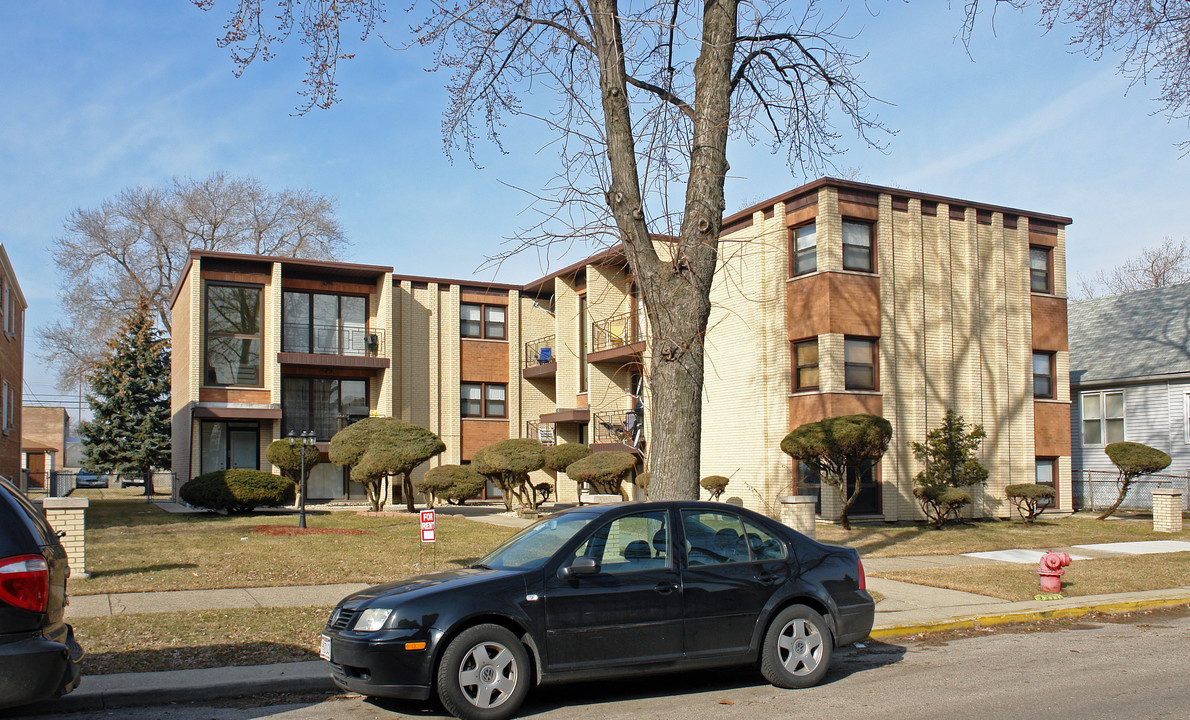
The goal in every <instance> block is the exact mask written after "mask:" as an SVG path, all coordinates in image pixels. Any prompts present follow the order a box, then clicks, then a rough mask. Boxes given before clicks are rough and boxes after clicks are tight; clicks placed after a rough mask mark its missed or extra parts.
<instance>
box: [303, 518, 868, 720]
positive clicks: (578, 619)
mask: <svg viewBox="0 0 1190 720" xmlns="http://www.w3.org/2000/svg"><path fill="white" fill-rule="evenodd" d="M873 611H874V604H873V602H872V598H871V596H870V595H868V593H867V591H866V590H865V585H864V570H863V565H862V564H861V563H860V560H859V556H858V554H857V553H856V551H855V550H854V549H852V548H846V547H836V546H832V545H823V544H821V543H818V542H815V541H813V540H810V539H809V538H807V537H805V536H803V535H801V534H799V533H797V532H795V531H794V530H792V529H790V528H788V527H786V526H784V525H782V524H780V523H778V522H775V521H773V520H770V519H769V518H766V517H764V516H763V515H760V514H757V513H754V512H752V511H750V510H746V509H743V508H738V507H734V506H731V505H725V504H722V503H705V502H662V503H637V504H624V505H603V506H587V507H580V508H575V509H573V510H567V511H565V512H561V513H558V514H556V515H551V516H550V517H548V518H545V519H543V520H541V521H540V522H537V523H536V524H534V525H532V526H530V527H528V528H525V529H524V530H522V531H521V532H519V533H517V534H516V535H515V536H513V537H512V538H510V539H509V540H507V541H506V542H505V543H504V544H502V545H500V547H498V548H496V549H495V550H493V551H492V552H491V553H490V554H489V555H488V556H487V557H485V558H483V559H482V560H481V561H480V562H479V563H477V564H476V565H473V566H472V567H469V568H465V569H459V570H449V571H444V572H436V573H431V574H428V575H421V576H418V577H413V578H408V579H406V580H401V581H397V582H392V583H388V584H385V585H378V586H376V587H372V588H369V589H367V590H363V591H361V592H358V593H355V594H353V595H349V596H348V597H346V598H344V599H343V601H342V602H340V603H339V605H338V607H336V608H335V610H334V612H332V613H331V616H330V619H329V620H328V622H327V626H326V628H325V630H324V634H323V637H322V652H321V654H322V657H323V658H324V659H326V660H328V661H330V664H331V672H332V676H333V678H334V680H335V682H336V684H338V685H339V687H341V688H343V689H344V690H348V691H352V692H357V693H360V694H362V695H366V696H374V697H393V698H409V699H419V700H425V699H428V698H429V697H430V695H431V693H433V692H436V693H437V695H438V698H439V699H440V700H441V702H442V704H443V705H444V706H445V707H446V708H447V709H448V710H449V711H450V712H452V713H454V714H455V715H457V716H458V717H460V718H464V719H465V720H496V719H498V718H506V717H510V716H511V715H513V714H514V713H515V712H516V711H517V708H518V707H519V706H520V704H521V702H522V701H523V700H524V698H525V695H526V693H528V691H529V688H530V687H531V686H532V685H534V684H544V683H552V682H561V681H567V680H590V679H596V678H606V677H613V676H624V675H639V674H642V673H649V672H667V671H674V670H683V669H690V668H707V667H718V666H726V665H743V664H750V663H759V666H760V670H761V672H762V673H763V674H764V676H765V678H767V679H768V680H769V681H770V682H772V683H773V684H774V685H777V686H780V687H785V688H801V687H809V686H811V685H814V684H816V683H818V682H819V681H820V680H821V679H822V678H823V676H824V675H825V674H826V672H827V669H828V667H829V665H830V660H831V652H832V650H833V648H834V647H835V646H836V645H839V644H844V643H850V642H855V641H857V640H861V639H863V638H864V637H866V636H867V635H868V632H869V631H870V630H871V629H872V619H873Z"/></svg>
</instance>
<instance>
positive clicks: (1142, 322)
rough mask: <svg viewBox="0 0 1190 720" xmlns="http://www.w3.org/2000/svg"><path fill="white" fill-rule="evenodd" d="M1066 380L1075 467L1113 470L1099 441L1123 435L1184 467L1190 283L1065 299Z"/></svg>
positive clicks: (1189, 396)
mask: <svg viewBox="0 0 1190 720" xmlns="http://www.w3.org/2000/svg"><path fill="white" fill-rule="evenodd" d="M1070 388H1071V397H1072V399H1073V400H1074V413H1073V422H1072V424H1071V437H1072V438H1073V460H1074V467H1075V469H1076V470H1078V471H1092V472H1091V474H1089V475H1088V477H1095V478H1097V479H1103V478H1104V477H1105V476H1098V475H1094V471H1104V472H1107V473H1111V474H1112V475H1114V473H1115V466H1114V465H1112V462H1111V460H1110V459H1109V458H1108V457H1107V454H1106V453H1105V452H1104V451H1103V448H1104V446H1106V445H1107V444H1108V443H1113V442H1118V441H1121V440H1128V441H1131V442H1138V443H1144V444H1145V445H1149V446H1150V447H1155V448H1157V449H1158V450H1161V451H1162V452H1165V453H1167V454H1168V455H1169V456H1170V458H1172V459H1173V463H1172V464H1171V465H1170V466H1169V467H1168V468H1167V469H1165V470H1162V471H1161V474H1163V475H1175V474H1180V475H1186V473H1187V472H1190V283H1188V284H1184V285H1172V286H1169V287H1162V288H1153V289H1151V290H1141V291H1139V292H1134V293H1127V294H1125V295H1116V296H1113V297H1106V298H1099V299H1096V300H1085V301H1082V302H1076V303H1071V305H1070ZM1111 494H1113V495H1114V492H1113V493H1111ZM1113 499H1114V498H1113ZM1145 500H1146V501H1147V497H1146V498H1145Z"/></svg>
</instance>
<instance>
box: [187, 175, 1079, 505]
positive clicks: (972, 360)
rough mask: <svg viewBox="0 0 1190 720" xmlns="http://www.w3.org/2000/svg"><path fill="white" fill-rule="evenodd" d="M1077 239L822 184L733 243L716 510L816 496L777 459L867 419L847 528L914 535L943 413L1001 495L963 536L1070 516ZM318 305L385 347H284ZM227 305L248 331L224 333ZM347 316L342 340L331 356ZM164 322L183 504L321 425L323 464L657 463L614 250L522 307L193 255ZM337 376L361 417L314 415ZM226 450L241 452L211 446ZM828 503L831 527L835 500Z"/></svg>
mask: <svg viewBox="0 0 1190 720" xmlns="http://www.w3.org/2000/svg"><path fill="white" fill-rule="evenodd" d="M1069 223H1070V219H1069V218H1063V217H1057V216H1052V215H1045V214H1041V213H1036V212H1030V211H1024V210H1015V209H1010V208H1003V207H998V206H993V205H988V204H984V203H976V202H971V201H964V200H957V199H953V198H945V197H940V196H934V195H925V194H921V193H908V192H905V191H902V190H896V189H891V188H882V187H878V186H873V185H867V184H861V183H854V182H847V181H841V180H835V179H829V178H826V179H822V180H818V181H815V182H813V183H810V184H808V185H805V186H802V187H800V188H797V189H795V190H793V191H790V192H788V193H785V194H783V195H780V196H777V197H774V198H771V199H769V200H767V201H765V202H763V203H760V204H759V205H757V206H755V207H752V208H749V209H747V210H745V211H742V212H740V213H736V214H735V215H732V216H730V217H728V218H726V219H725V222H724V227H723V232H722V235H721V237H722V243H721V248H720V256H721V264H720V269H719V272H718V273H717V275H716V279H715V283H714V286H713V288H712V300H713V310H712V317H711V320H710V324H709V330H708V333H707V357H706V363H707V380H706V387H705V393H704V398H703V413H704V417H703V420H704V432H703V456H702V469H703V473H702V474H703V475H704V476H705V475H711V474H716V475H724V476H727V477H729V478H731V484H730V485H729V487H728V492H727V495H728V496H729V497H736V498H739V500H740V501H741V502H743V504H745V505H747V506H750V507H754V508H756V509H759V510H762V511H766V512H775V510H776V502H777V501H776V498H778V497H779V496H782V495H788V494H791V493H798V492H800V493H807V494H813V493H816V492H818V489H817V488H818V478H816V477H814V475H813V473H812V472H809V471H808V469H807V468H795V467H793V465H792V462H791V461H790V459H789V458H788V456H786V455H784V454H783V453H782V452H781V450H780V447H779V446H780V441H781V438H783V437H784V436H785V435H786V434H787V433H788V432H789V431H790V430H791V429H793V428H795V427H797V426H799V425H801V424H803V423H805V422H812V421H815V420H819V419H822V418H825V417H828V416H832V415H840V414H849V413H856V412H871V413H874V414H878V415H882V416H884V417H886V418H887V419H888V420H889V421H890V422H891V423H892V425H893V440H892V444H891V445H890V448H889V452H888V453H887V454H886V456H885V457H884V459H883V460H882V461H881V462H880V463H879V464H877V465H876V466H874V467H870V468H856V469H855V472H854V473H852V477H851V478H850V479H849V481H850V482H853V483H854V482H858V483H860V486H861V500H860V505H859V506H858V507H856V508H854V509H853V514H856V515H868V516H873V517H880V518H884V519H887V520H898V519H912V518H915V517H918V515H919V511H918V509H917V506H916V502H915V501H914V500H913V497H912V478H913V475H914V474H915V473H916V472H917V471H918V470H919V467H918V465H917V463H916V461H915V460H914V459H913V457H912V454H911V452H910V449H909V443H910V442H911V441H914V440H921V439H923V438H924V435H925V433H926V431H927V430H928V429H930V428H932V427H934V426H935V425H937V423H938V421H939V420H940V419H941V417H942V415H943V414H944V413H945V410H946V409H947V408H954V409H955V410H957V411H958V412H960V413H961V414H962V415H963V416H964V417H965V418H966V419H967V420H968V421H969V422H976V423H980V424H982V425H983V426H984V427H985V429H986V430H987V432H988V439H987V440H986V441H985V443H984V446H983V448H982V450H981V458H982V460H983V461H984V463H985V465H987V466H988V469H989V471H990V480H989V483H988V486H987V487H986V488H985V489H983V490H982V491H977V498H976V503H975V505H974V507H973V512H974V513H975V514H977V515H981V516H987V515H1006V514H1007V512H1008V506H1007V504H1006V501H1005V499H1004V498H1003V487H1004V486H1005V485H1007V484H1010V483H1014V482H1030V481H1039V482H1048V483H1053V484H1054V485H1055V487H1056V488H1057V489H1058V504H1059V507H1061V508H1067V509H1068V508H1069V488H1070V394H1069V392H1070V391H1069V382H1068V367H1069V358H1068V347H1067V339H1066V299H1065V295H1066V292H1065V285H1066V279H1065V227H1066V225H1068V224H1069ZM352 283H354V285H352V287H353V288H354V290H351V289H349V288H348V287H347V285H349V284H352ZM212 287H213V288H216V289H215V290H214V291H212V290H211V288H212ZM226 288H255V291H235V290H228V289H226ZM320 288H322V290H321V293H322V294H331V295H333V294H335V293H339V294H342V293H351V292H355V293H357V295H359V296H365V295H366V297H367V298H368V301H367V303H366V304H365V307H366V312H365V315H366V320H363V321H359V322H357V324H358V325H361V326H362V327H363V330H364V332H365V334H367V335H368V336H375V337H376V338H377V342H376V348H377V349H376V351H375V352H374V353H371V351H367V352H364V353H363V355H358V356H356V355H349V354H345V352H344V351H343V350H342V349H341V348H343V347H345V345H344V344H343V343H342V342H340V344H339V345H336V346H335V347H336V348H339V349H337V350H336V351H335V352H329V350H330V344H328V343H324V344H323V346H318V345H317V341H316V340H314V339H310V340H305V339H303V340H301V341H300V342H299V345H300V347H297V346H292V345H291V344H288V343H290V341H289V340H288V339H287V338H290V337H291V335H292V333H291V332H290V330H289V323H290V319H291V314H292V318H293V320H294V322H295V323H296V324H297V325H301V326H302V327H305V325H303V323H306V324H309V325H310V331H309V332H308V333H307V335H308V336H309V337H310V338H313V337H314V336H315V335H316V330H314V326H315V325H316V324H319V323H321V324H327V323H326V322H325V320H322V319H320V320H318V322H315V320H313V319H312V318H315V317H318V318H330V317H331V313H330V312H329V311H327V312H324V313H322V314H321V315H319V314H317V313H318V312H319V311H318V310H317V307H315V306H314V305H313V304H312V305H310V307H311V308H314V309H313V310H311V311H310V312H309V313H307V314H302V313H304V312H306V311H305V310H302V311H300V312H299V311H298V310H293V311H292V313H291V310H290V308H291V307H294V308H296V307H299V306H300V307H305V305H300V303H298V304H292V303H291V301H290V299H289V298H290V293H291V292H293V293H299V292H305V293H316V294H317V293H318V292H319V291H320ZM333 288H338V289H333ZM365 291H366V292H365ZM245 293H246V294H247V295H249V296H251V297H250V299H251V302H249V303H247V304H244V302H243V300H244V298H243V296H244V294H245ZM224 296H228V297H229V298H235V299H236V301H237V303H239V304H238V305H236V307H237V308H247V309H249V310H250V311H251V312H248V313H247V314H245V313H244V312H241V314H240V315H238V316H236V317H235V319H234V321H233V322H231V323H228V322H226V320H225V317H224V316H225V315H226V314H227V313H226V312H225V311H224V310H223V309H221V306H220V303H223V302H224V300H223V298H224ZM292 302H297V300H295V301H292ZM303 302H304V301H303ZM309 302H310V303H314V302H316V301H315V300H313V299H311V300H310V301H309ZM317 302H321V303H324V304H325V306H326V307H330V304H329V303H332V301H331V300H329V299H325V298H324V299H323V300H321V301H317ZM253 303H257V304H253ZM318 307H322V306H321V305H320V306H318ZM343 307H344V306H343V305H342V301H340V305H339V308H340V310H339V312H340V315H337V316H335V317H338V318H340V320H338V321H337V322H338V324H334V323H330V325H331V329H332V330H333V332H336V333H342V332H344V329H343V328H344V325H343V320H342V318H343V317H344V316H343V315H342V312H343V310H342V308H343ZM173 312H174V337H175V340H174V342H175V345H174V348H175V350H174V363H175V364H174V411H175V425H174V447H175V454H174V469H175V471H177V472H178V477H179V479H180V481H182V482H184V481H185V480H186V479H189V478H190V477H193V476H194V475H197V474H198V471H199V470H200V468H201V469H204V470H205V469H215V468H217V467H219V466H220V463H221V462H222V463H223V466H227V467H231V466H235V465H236V463H243V464H246V465H251V466H253V467H258V466H260V465H262V464H263V465H267V463H262V461H261V458H262V457H263V456H262V455H261V453H260V451H259V450H256V449H253V450H252V452H249V451H248V449H249V448H258V447H260V446H262V445H265V444H267V442H268V441H270V440H271V439H273V438H279V437H281V436H283V435H284V434H285V433H286V432H288V429H296V430H298V431H301V430H302V429H303V428H302V427H298V426H299V425H302V424H310V423H312V422H315V420H314V418H315V417H318V418H322V420H319V422H324V427H323V426H320V430H319V440H320V441H322V440H324V439H329V434H333V433H330V432H329V431H331V430H333V429H335V428H337V427H339V426H341V424H342V423H344V422H350V421H351V420H352V419H353V418H355V417H359V416H362V414H366V413H362V411H363V409H364V407H365V406H366V408H367V412H368V413H377V414H381V415H387V414H390V413H391V414H393V415H394V416H397V417H401V418H404V419H407V420H410V421H412V422H416V423H418V424H420V425H423V426H426V427H428V428H430V429H431V430H434V431H435V432H436V433H438V434H439V435H440V436H441V437H442V438H443V440H444V441H445V442H446V445H447V450H446V452H445V453H444V454H443V455H442V456H441V457H440V458H438V459H437V460H435V461H433V462H434V463H466V462H469V461H470V459H471V457H472V456H473V454H474V452H475V451H476V450H478V449H479V448H481V447H483V446H485V445H487V444H489V443H491V442H495V441H497V440H501V439H505V438H509V437H533V438H537V439H540V440H542V441H543V442H545V443H547V444H549V443H554V442H583V443H588V444H590V445H591V446H592V447H593V448H595V449H617V450H625V451H628V452H632V453H635V454H636V455H638V456H639V457H640V458H641V459H642V467H643V465H644V463H645V461H646V460H647V461H648V462H649V463H660V462H664V458H648V457H647V455H648V434H649V428H648V422H647V419H648V412H647V408H648V406H649V402H650V398H649V382H648V377H647V376H648V372H647V368H648V352H649V348H648V343H647V341H646V338H647V336H648V328H647V323H646V321H645V317H644V312H643V308H642V306H641V303H640V302H639V299H638V292H637V289H636V287H635V285H634V283H633V279H632V276H631V272H630V271H629V269H628V266H627V263H626V262H625V260H624V258H623V256H622V255H621V253H620V251H619V250H618V249H612V250H607V251H604V252H601V253H598V254H596V255H594V256H592V257H590V258H587V259H585V260H583V261H581V262H579V263H576V264H574V265H571V266H569V267H567V268H564V269H562V270H560V271H558V272H556V273H553V274H551V275H549V276H546V277H544V278H539V279H537V280H534V281H532V282H530V283H528V284H525V285H502V284H484V283H476V282H474V281H461V280H451V279H445V278H425V277H413V276H403V275H399V274H398V275H393V274H392V271H391V269H390V268H380V267H373V266H362V265H340V264H334V263H313V262H309V261H300V260H289V259H278V258H259V257H249V256H239V255H223V254H215V253H195V254H192V256H191V262H190V264H189V265H188V267H187V270H186V274H185V276H184V277H183V278H182V281H181V282H180V283H179V285H178V289H177V291H176V292H175V299H174V309H173ZM248 315H251V317H252V318H257V319H258V320H254V321H252V322H248V319H249V318H248ZM211 317H216V318H217V320H216V321H215V322H214V323H213V324H212V320H211ZM354 317H359V316H358V315H356V316H354ZM283 318H284V319H283ZM237 323H239V325H237ZM241 325H242V327H243V328H245V331H244V332H241V331H239V330H238V329H236V328H238V327H240V326H241ZM228 327H230V328H231V330H230V331H229V330H228ZM354 327H355V326H352V328H354ZM212 328H214V332H213V333H212ZM247 330H250V331H251V332H248V331H247ZM332 334H333V333H332ZM307 335H303V337H306V336H307ZM229 340H230V341H231V342H229ZM301 343H305V344H301ZM283 346H284V347H283ZM229 350H231V352H229ZM212 357H213V358H214V360H212ZM244 358H250V359H252V360H251V362H249V363H248V366H250V367H247V366H244V367H242V366H243V363H244V360H243V359H244ZM361 363H363V365H362V366H361ZM345 373H346V374H345ZM347 377H352V378H357V377H359V378H363V379H366V380H367V384H366V387H367V391H366V393H365V397H364V399H363V400H362V401H360V402H359V403H358V404H357V405H354V406H350V407H356V408H358V409H357V410H355V411H349V410H350V407H348V406H345V405H342V404H341V403H340V404H339V405H337V406H334V407H331V406H330V405H326V404H325V403H322V402H321V401H313V400H303V398H307V397H308V398H315V397H323V395H324V394H325V391H326V390H325V388H326V386H316V385H314V384H310V385H309V386H308V387H307V386H306V385H302V384H301V379H302V378H305V379H306V381H308V382H310V383H315V382H331V381H337V382H339V387H340V390H341V391H343V392H346V390H345V389H344V388H343V386H342V382H343V380H344V379H345V378H347ZM287 378H289V380H288V381H287ZM249 380H250V381H252V382H253V383H256V384H254V385H251V384H245V381H249ZM353 387H354V386H353ZM361 387H363V386H362V385H361ZM287 388H288V392H287ZM320 393H321V394H320ZM336 397H341V396H336ZM305 403H313V404H309V405H308V404H305ZM324 405H325V408H324ZM331 405H333V403H331ZM307 408H309V409H307ZM328 408H329V409H328ZM336 412H337V413H338V414H337V415H335V417H336V418H337V419H336V420H335V421H334V422H331V421H330V420H328V419H327V418H328V417H329V416H330V415H334V414H335V413H336ZM353 412H354V413H355V414H353ZM179 417H181V420H182V422H181V423H179V422H177V420H178V418H179ZM293 417H296V418H300V421H298V420H293V419H292V418H293ZM324 430H325V431H326V432H324ZM233 431H234V432H237V433H239V434H240V439H239V440H236V441H231V440H228V439H226V438H229V437H230V435H231V433H232V432H233ZM233 445H234V446H236V447H242V448H243V449H242V450H239V451H236V450H233V449H232V448H233ZM323 448H325V445H324V446H323ZM179 449H181V452H179ZM253 463H255V464H253ZM316 475H318V476H319V478H320V479H319V480H318V484H317V487H318V488H319V489H318V490H315V489H314V488H315V486H312V489H311V496H312V497H344V496H347V497H351V496H353V495H356V494H358V489H357V488H356V489H353V487H352V486H351V484H350V483H349V482H348V481H347V480H346V479H345V478H344V476H343V474H342V471H340V470H338V469H337V468H334V467H333V466H327V465H324V466H320V468H319V469H318V470H317V471H316ZM535 479H536V480H537V481H543V480H548V481H551V482H554V483H556V488H557V496H558V497H559V498H560V499H563V500H569V499H573V498H574V497H575V496H576V487H575V485H574V483H572V482H570V481H569V480H567V479H566V478H565V477H562V478H553V477H551V476H550V475H549V474H548V473H545V472H541V473H539V475H538V477H537V478H535ZM492 491H494V488H489V492H492ZM823 495H824V499H823V502H824V507H823V508H822V512H823V514H824V515H828V516H829V515H830V514H831V513H832V512H833V508H832V507H831V494H830V493H824V494H823Z"/></svg>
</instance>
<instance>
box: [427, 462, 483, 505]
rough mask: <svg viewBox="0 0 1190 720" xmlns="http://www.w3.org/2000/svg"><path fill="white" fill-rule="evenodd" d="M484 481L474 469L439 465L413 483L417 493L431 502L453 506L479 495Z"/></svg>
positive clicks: (463, 466)
mask: <svg viewBox="0 0 1190 720" xmlns="http://www.w3.org/2000/svg"><path fill="white" fill-rule="evenodd" d="M485 482H486V479H485V478H484V476H483V475H480V474H479V473H477V472H475V470H474V469H472V468H471V467H468V466H465V465H439V466H438V467H436V468H430V469H429V470H427V471H426V474H425V477H423V478H422V479H421V480H418V481H416V482H414V483H413V487H414V488H416V489H417V491H418V492H420V493H423V494H424V495H426V496H427V497H429V498H430V502H429V505H430V507H433V506H434V503H433V500H435V499H437V500H441V501H442V502H445V503H450V504H453V505H464V504H466V502H467V501H468V500H470V499H471V498H473V497H476V496H477V495H479V493H480V492H481V491H482V490H483V485H484V483H485Z"/></svg>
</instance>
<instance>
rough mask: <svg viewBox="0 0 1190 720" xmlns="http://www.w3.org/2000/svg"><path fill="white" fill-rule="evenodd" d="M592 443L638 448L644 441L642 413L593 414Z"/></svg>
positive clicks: (630, 411)
mask: <svg viewBox="0 0 1190 720" xmlns="http://www.w3.org/2000/svg"><path fill="white" fill-rule="evenodd" d="M591 432H592V440H591V442H592V443H620V444H622V445H630V446H632V447H634V448H639V447H641V446H642V445H643V444H644V441H645V426H644V417H643V413H637V412H634V411H632V410H629V411H627V412H623V413H595V414H594V415H593V416H592V417H591Z"/></svg>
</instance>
